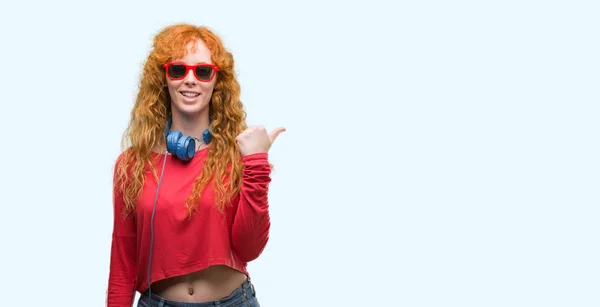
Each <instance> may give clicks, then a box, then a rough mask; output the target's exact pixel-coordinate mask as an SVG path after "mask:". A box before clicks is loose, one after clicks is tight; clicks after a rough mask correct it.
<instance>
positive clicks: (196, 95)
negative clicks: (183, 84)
mask: <svg viewBox="0 0 600 307" xmlns="http://www.w3.org/2000/svg"><path fill="white" fill-rule="evenodd" d="M179 93H180V94H181V95H183V96H184V97H188V98H195V97H198V96H200V93H196V92H185V91H183V92H179Z"/></svg>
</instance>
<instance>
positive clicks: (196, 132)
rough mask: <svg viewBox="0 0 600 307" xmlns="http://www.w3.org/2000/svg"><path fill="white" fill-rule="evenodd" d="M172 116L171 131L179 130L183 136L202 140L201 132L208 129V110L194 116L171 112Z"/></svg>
mask: <svg viewBox="0 0 600 307" xmlns="http://www.w3.org/2000/svg"><path fill="white" fill-rule="evenodd" d="M172 116H173V124H172V125H171V130H179V131H181V133H183V135H188V136H191V137H196V138H198V139H200V140H202V132H204V130H206V129H208V127H209V125H210V122H209V119H208V108H206V109H205V110H203V111H201V112H199V113H196V114H182V113H179V112H177V111H175V110H173V111H172Z"/></svg>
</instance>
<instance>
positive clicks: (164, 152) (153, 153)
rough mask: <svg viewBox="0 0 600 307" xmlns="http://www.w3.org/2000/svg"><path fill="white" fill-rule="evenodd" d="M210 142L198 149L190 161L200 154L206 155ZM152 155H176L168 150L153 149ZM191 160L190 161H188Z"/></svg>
mask: <svg viewBox="0 0 600 307" xmlns="http://www.w3.org/2000/svg"><path fill="white" fill-rule="evenodd" d="M210 147H211V146H210V144H208V145H206V147H203V148H200V149H198V150H197V151H196V153H195V154H194V156H193V157H192V158H191V159H190V161H192V160H194V159H196V158H197V157H198V156H200V155H205V153H206V152H207V151H208V149H209V148H210ZM152 155H153V156H163V155H167V156H168V157H169V156H170V157H174V155H173V154H172V153H170V152H167V151H166V150H165V151H163V152H156V151H154V150H153V151H152ZM188 162H189V161H188Z"/></svg>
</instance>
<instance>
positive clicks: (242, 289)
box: [138, 279, 256, 307]
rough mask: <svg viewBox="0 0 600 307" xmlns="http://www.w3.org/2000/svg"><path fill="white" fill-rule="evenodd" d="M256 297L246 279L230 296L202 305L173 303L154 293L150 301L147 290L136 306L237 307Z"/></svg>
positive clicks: (252, 287) (250, 283) (252, 286)
mask: <svg viewBox="0 0 600 307" xmlns="http://www.w3.org/2000/svg"><path fill="white" fill-rule="evenodd" d="M254 296H256V291H255V290H254V285H253V284H252V282H251V281H250V279H247V280H246V281H245V282H244V283H243V284H242V285H241V286H239V287H238V288H237V289H235V290H233V292H231V294H230V295H228V296H226V297H224V298H222V299H219V300H216V301H208V302H202V303H189V302H180V301H173V300H169V299H166V298H164V297H161V296H160V295H158V294H156V293H152V296H151V298H150V299H148V290H146V292H144V294H142V295H141V296H140V298H139V300H138V306H142V307H209V306H221V307H228V306H238V304H239V303H240V302H244V301H245V300H246V301H247V300H250V298H251V297H254Z"/></svg>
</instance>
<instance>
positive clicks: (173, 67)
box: [163, 62, 219, 82]
mask: <svg viewBox="0 0 600 307" xmlns="http://www.w3.org/2000/svg"><path fill="white" fill-rule="evenodd" d="M163 66H164V68H165V70H166V72H167V77H169V79H171V80H181V79H183V78H185V76H187V74H188V71H190V70H192V71H193V72H194V76H196V79H198V81H202V82H210V81H211V80H212V79H213V78H214V77H215V74H216V72H217V70H219V67H218V66H217V65H213V64H207V63H203V64H198V65H186V64H185V63H180V62H169V63H165V65H163Z"/></svg>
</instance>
